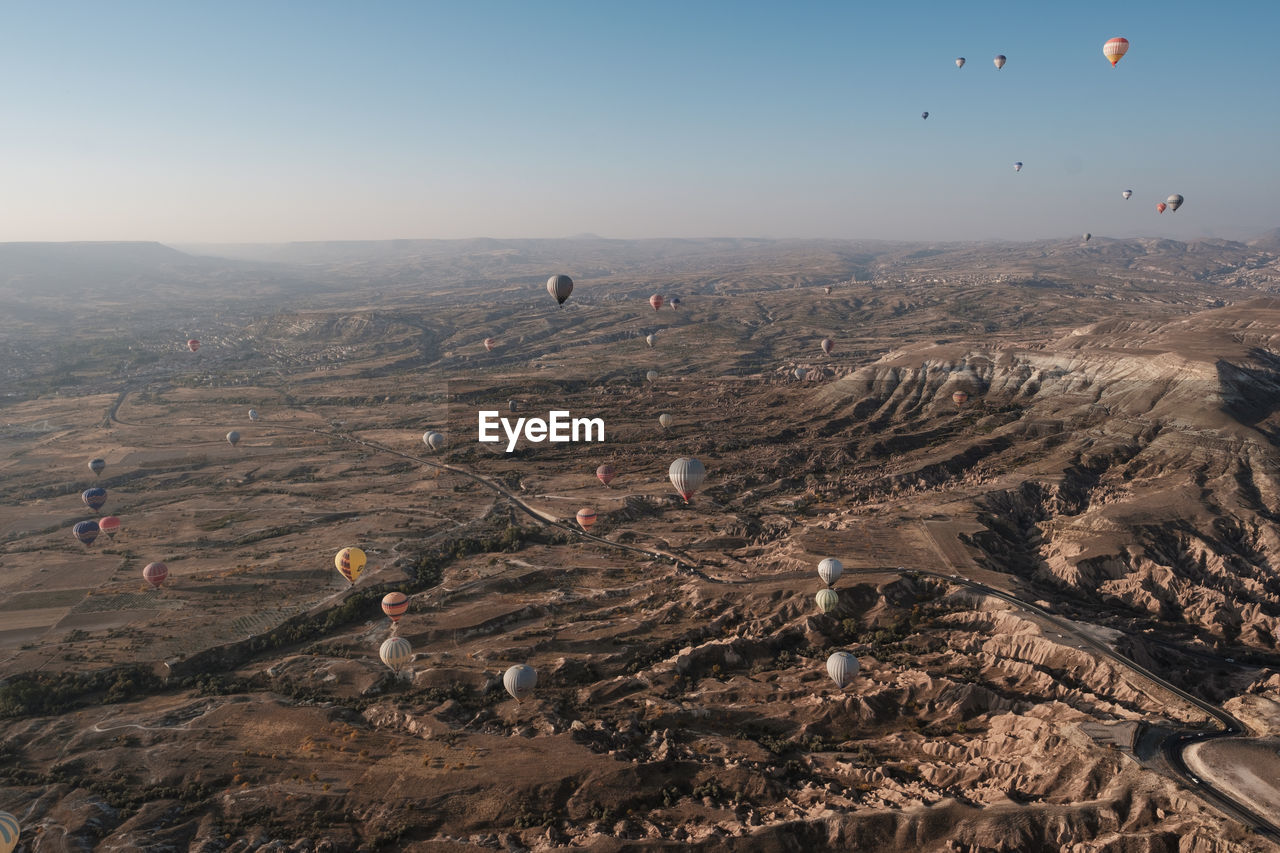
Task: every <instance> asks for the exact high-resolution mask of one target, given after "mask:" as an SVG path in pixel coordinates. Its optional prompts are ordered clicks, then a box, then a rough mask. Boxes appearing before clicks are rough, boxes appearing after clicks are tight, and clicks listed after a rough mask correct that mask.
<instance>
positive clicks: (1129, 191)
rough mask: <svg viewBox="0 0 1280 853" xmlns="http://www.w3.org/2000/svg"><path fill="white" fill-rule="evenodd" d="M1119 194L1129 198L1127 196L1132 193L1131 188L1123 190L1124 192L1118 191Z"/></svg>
mask: <svg viewBox="0 0 1280 853" xmlns="http://www.w3.org/2000/svg"><path fill="white" fill-rule="evenodd" d="M1120 195H1122V196H1124V197H1125V198H1126V199H1127V198H1129V196H1131V195H1133V190H1125V191H1124V192H1122V193H1120Z"/></svg>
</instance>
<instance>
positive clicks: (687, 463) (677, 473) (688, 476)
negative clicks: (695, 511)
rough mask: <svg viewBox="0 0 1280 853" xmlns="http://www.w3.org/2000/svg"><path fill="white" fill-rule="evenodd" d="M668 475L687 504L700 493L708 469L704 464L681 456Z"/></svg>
mask: <svg viewBox="0 0 1280 853" xmlns="http://www.w3.org/2000/svg"><path fill="white" fill-rule="evenodd" d="M667 474H668V476H670V477H671V485H673V486H675V487H676V491H677V492H679V493H680V497H682V498H684V502H685V503H688V502H689V498H691V497H693V495H694V492H696V491H698V489H699V488H701V487H702V483H703V481H704V480H706V479H707V469H706V468H704V467H703V465H702V463H701V462H699V461H698V460H697V459H690V458H689V457H687V456H681V457H680V458H679V459H677V460H676V461H675V462H672V463H671V468H670V469H668V471H667Z"/></svg>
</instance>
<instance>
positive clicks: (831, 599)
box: [814, 589, 840, 613]
mask: <svg viewBox="0 0 1280 853" xmlns="http://www.w3.org/2000/svg"><path fill="white" fill-rule="evenodd" d="M814 598H815V599H816V600H817V602H818V609H819V610H821V611H822V612H823V613H830V612H831V611H833V610H835V609H836V608H837V607H839V606H840V595H839V594H838V593H837V592H836V591H835V590H834V589H820V590H818V594H817V595H816V596H814Z"/></svg>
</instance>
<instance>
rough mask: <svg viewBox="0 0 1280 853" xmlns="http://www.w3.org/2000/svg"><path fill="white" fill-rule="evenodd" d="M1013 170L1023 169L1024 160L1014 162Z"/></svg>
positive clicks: (1019, 170)
mask: <svg viewBox="0 0 1280 853" xmlns="http://www.w3.org/2000/svg"><path fill="white" fill-rule="evenodd" d="M1013 171H1015V172H1021V171H1022V161H1021V160H1019V161H1018V162H1017V163H1014V164H1013Z"/></svg>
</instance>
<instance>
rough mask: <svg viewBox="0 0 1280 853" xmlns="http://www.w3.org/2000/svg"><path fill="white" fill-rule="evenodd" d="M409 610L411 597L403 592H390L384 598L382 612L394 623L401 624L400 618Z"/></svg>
mask: <svg viewBox="0 0 1280 853" xmlns="http://www.w3.org/2000/svg"><path fill="white" fill-rule="evenodd" d="M408 609H409V596H407V595H405V594H404V593H403V592H389V593H387V594H386V595H384V596H382V612H383V613H385V614H387V616H389V617H390V618H391V621H392V622H399V621H400V617H401V616H403V615H404V614H405V611H407V610H408Z"/></svg>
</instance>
